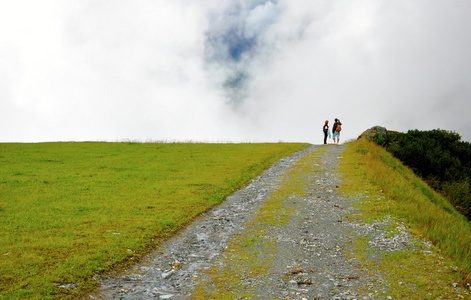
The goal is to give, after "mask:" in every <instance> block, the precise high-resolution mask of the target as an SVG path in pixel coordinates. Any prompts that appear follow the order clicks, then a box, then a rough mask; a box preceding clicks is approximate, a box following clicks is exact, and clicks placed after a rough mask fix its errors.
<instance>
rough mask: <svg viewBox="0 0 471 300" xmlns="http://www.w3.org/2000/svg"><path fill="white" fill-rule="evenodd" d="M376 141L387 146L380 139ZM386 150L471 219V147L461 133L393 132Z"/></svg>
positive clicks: (431, 131)
mask: <svg viewBox="0 0 471 300" xmlns="http://www.w3.org/2000/svg"><path fill="white" fill-rule="evenodd" d="M374 141H375V142H376V143H377V144H379V145H383V146H384V145H385V144H384V141H381V139H379V137H378V138H376V136H375V139H374ZM386 149H387V150H388V151H389V152H391V153H392V154H393V155H394V156H395V157H396V158H398V159H400V160H401V161H402V162H403V163H404V164H405V165H407V166H409V167H410V168H411V169H412V170H414V172H415V173H416V174H418V175H419V176H421V177H422V178H423V179H425V180H426V181H427V182H428V183H429V184H430V186H431V187H433V188H434V189H435V190H437V191H440V192H441V193H442V194H444V195H445V196H446V197H447V198H448V200H449V201H450V202H451V203H452V204H453V205H454V206H455V207H456V208H457V209H458V210H459V211H461V212H462V213H463V214H465V215H467V216H468V217H471V215H470V214H471V188H470V181H471V144H470V143H468V142H463V141H461V136H460V135H459V134H458V133H455V132H450V131H446V130H441V129H435V130H430V131H420V130H409V131H408V132H407V133H399V132H394V134H391V135H390V137H389V142H388V144H386Z"/></svg>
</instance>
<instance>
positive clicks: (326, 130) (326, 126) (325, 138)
mask: <svg viewBox="0 0 471 300" xmlns="http://www.w3.org/2000/svg"><path fill="white" fill-rule="evenodd" d="M322 130H324V145H325V144H327V135H329V133H330V132H329V121H328V120H325V124H324V127H322Z"/></svg>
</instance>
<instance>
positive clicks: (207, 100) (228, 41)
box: [0, 0, 471, 144]
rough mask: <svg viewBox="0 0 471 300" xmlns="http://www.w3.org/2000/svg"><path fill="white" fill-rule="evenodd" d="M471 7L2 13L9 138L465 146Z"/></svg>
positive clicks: (103, 1)
mask: <svg viewBox="0 0 471 300" xmlns="http://www.w3.org/2000/svg"><path fill="white" fill-rule="evenodd" d="M470 31H471V2H469V1H465V0H455V1H453V0H452V1H446V2H445V1H436V0H429V1H405V0H398V1H394V2H384V1H373V0H360V1H348V0H332V1H317V0H290V1H281V0H279V1H275V0H272V1H267V0H239V1H235V0H231V1H228V0H201V1H197V2H195V1H189V0H173V1H164V0H137V1H124V0H98V1H97V0H93V1H91V0H69V1H60V0H44V1H32V0H30V1H28V0H19V1H8V2H7V1H3V2H2V3H1V4H0V107H1V109H0V126H1V127H0V142H42V141H126V140H135V141H143V142H145V141H203V142H278V141H286V142H308V143H314V144H319V143H322V140H323V134H322V125H323V124H324V121H325V120H329V121H330V123H331V124H332V123H333V120H334V119H335V118H339V119H340V120H341V121H342V123H343V126H342V129H343V130H342V133H341V142H344V141H346V140H351V139H355V138H356V137H357V136H358V135H359V134H361V132H363V131H364V130H366V129H367V128H370V127H372V126H375V125H381V126H384V127H386V128H388V129H389V130H397V131H407V130H409V129H420V130H430V129H436V128H440V129H445V130H449V131H454V132H457V133H459V134H460V135H461V136H462V137H463V140H466V141H471V125H470V124H471V122H470V118H469V117H468V114H469V113H470V112H471V55H470V53H471V35H470Z"/></svg>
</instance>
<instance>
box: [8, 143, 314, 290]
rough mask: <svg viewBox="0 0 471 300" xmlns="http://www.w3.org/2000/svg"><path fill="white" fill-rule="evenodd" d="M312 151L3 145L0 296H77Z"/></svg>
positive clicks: (277, 147) (254, 146)
mask: <svg viewBox="0 0 471 300" xmlns="http://www.w3.org/2000/svg"><path fill="white" fill-rule="evenodd" d="M305 146H306V145H305V144H285V143H277V144H179V143H174V144H157V143H39V144H0V166H1V168H0V298H5V299H27V298H41V299H47V298H53V297H54V296H58V295H60V296H61V297H63V296H70V297H73V296H76V295H80V294H83V293H86V292H88V291H90V290H91V289H93V288H94V286H95V283H96V281H95V278H94V275H95V274H100V273H102V272H106V271H109V270H110V269H112V268H114V269H116V268H120V267H124V266H126V265H127V264H129V263H132V262H133V261H135V260H137V259H139V257H140V256H142V255H143V254H145V253H147V252H148V251H149V250H150V249H152V248H155V247H156V246H157V245H158V243H159V241H160V240H162V239H163V238H165V237H167V236H168V235H169V234H171V233H172V232H174V231H176V230H178V229H179V228H181V226H182V225H184V224H185V223H187V222H189V221H190V220H191V219H192V218H194V217H195V216H197V215H198V214H200V213H201V212H203V211H205V210H207V209H208V208H210V207H211V206H213V205H215V204H217V203H219V202H221V201H222V200H223V199H224V198H225V197H226V196H227V195H229V194H230V193H231V192H232V191H233V190H234V189H236V188H238V187H240V186H241V185H243V184H244V183H246V182H247V181H248V180H250V179H251V178H253V177H255V176H256V175H257V174H259V173H260V172H261V171H263V170H264V169H266V168H267V167H268V166H269V165H270V164H271V163H273V162H274V161H276V160H277V159H279V158H281V157H283V156H286V155H288V154H290V153H292V152H295V151H297V150H301V149H302V148H304V147H305Z"/></svg>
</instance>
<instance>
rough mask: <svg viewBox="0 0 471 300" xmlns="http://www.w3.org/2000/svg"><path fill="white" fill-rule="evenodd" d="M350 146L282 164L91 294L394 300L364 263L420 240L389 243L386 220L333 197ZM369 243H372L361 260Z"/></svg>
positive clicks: (400, 234) (313, 150)
mask: <svg viewBox="0 0 471 300" xmlns="http://www.w3.org/2000/svg"><path fill="white" fill-rule="evenodd" d="M345 147H346V146H344V145H329V146H316V145H312V146H310V147H308V148H307V149H305V150H303V151H300V152H298V153H295V154H293V155H292V156H290V157H286V158H284V159H282V160H280V161H278V162H277V163H275V164H274V165H273V166H272V167H271V168H270V169H268V170H267V171H265V172H264V173H263V174H262V175H260V176H259V177H258V178H256V179H254V180H252V182H251V183H250V184H248V185H247V186H246V187H244V188H242V189H240V190H239V191H237V192H235V193H234V194H233V195H231V196H230V197H228V198H227V200H226V201H224V202H223V203H222V204H221V205H219V206H217V207H214V208H213V209H212V210H210V211H209V212H207V213H205V214H203V215H202V216H200V217H199V218H198V219H197V220H195V222H193V223H192V224H190V225H189V226H187V227H186V228H185V229H184V230H182V231H181V232H179V234H178V235H176V236H174V237H173V238H172V239H170V240H168V241H167V242H165V243H164V244H163V245H162V247H161V248H160V249H159V250H158V251H155V252H154V253H152V254H151V255H149V256H148V257H147V258H146V259H144V260H143V261H142V262H140V263H139V264H138V265H136V266H135V267H134V268H133V269H132V270H129V271H128V272H127V273H126V274H124V275H122V276H120V277H113V278H109V279H107V280H104V281H102V284H101V288H100V290H99V291H98V293H97V294H95V295H93V296H92V297H93V298H95V299H96V298H100V299H391V298H390V297H389V295H388V286H387V284H386V282H385V281H384V280H383V276H384V275H383V274H380V273H378V272H372V270H371V269H370V270H367V269H366V268H360V267H359V266H360V265H364V266H367V265H368V262H370V261H374V260H376V259H378V257H380V255H381V251H383V250H388V251H395V250H399V249H403V248H405V247H406V248H407V247H417V242H416V241H414V242H412V241H411V239H413V237H411V236H410V235H409V234H408V233H407V232H406V230H405V229H404V228H398V230H397V234H395V235H394V236H389V237H388V236H387V235H386V234H385V233H384V231H383V230H382V228H384V227H385V226H388V225H390V224H388V222H387V221H384V222H383V223H373V224H363V223H362V222H361V221H359V220H358V219H356V218H355V217H353V216H354V214H355V212H356V210H355V209H354V208H353V207H352V204H351V203H352V201H356V200H357V199H355V198H345V197H343V196H342V195H341V194H340V193H339V192H338V191H337V190H338V188H339V187H340V186H341V184H342V181H341V178H340V176H339V174H338V164H339V159H338V158H339V156H341V154H342V151H343V150H344V149H345ZM399 227H400V226H399ZM366 236H367V237H368V239H369V240H373V241H375V243H374V245H371V247H370V249H369V252H368V255H363V253H362V255H359V253H358V251H357V249H356V248H357V245H358V243H359V241H361V240H362V239H363V237H366ZM413 245H415V246H413Z"/></svg>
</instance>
